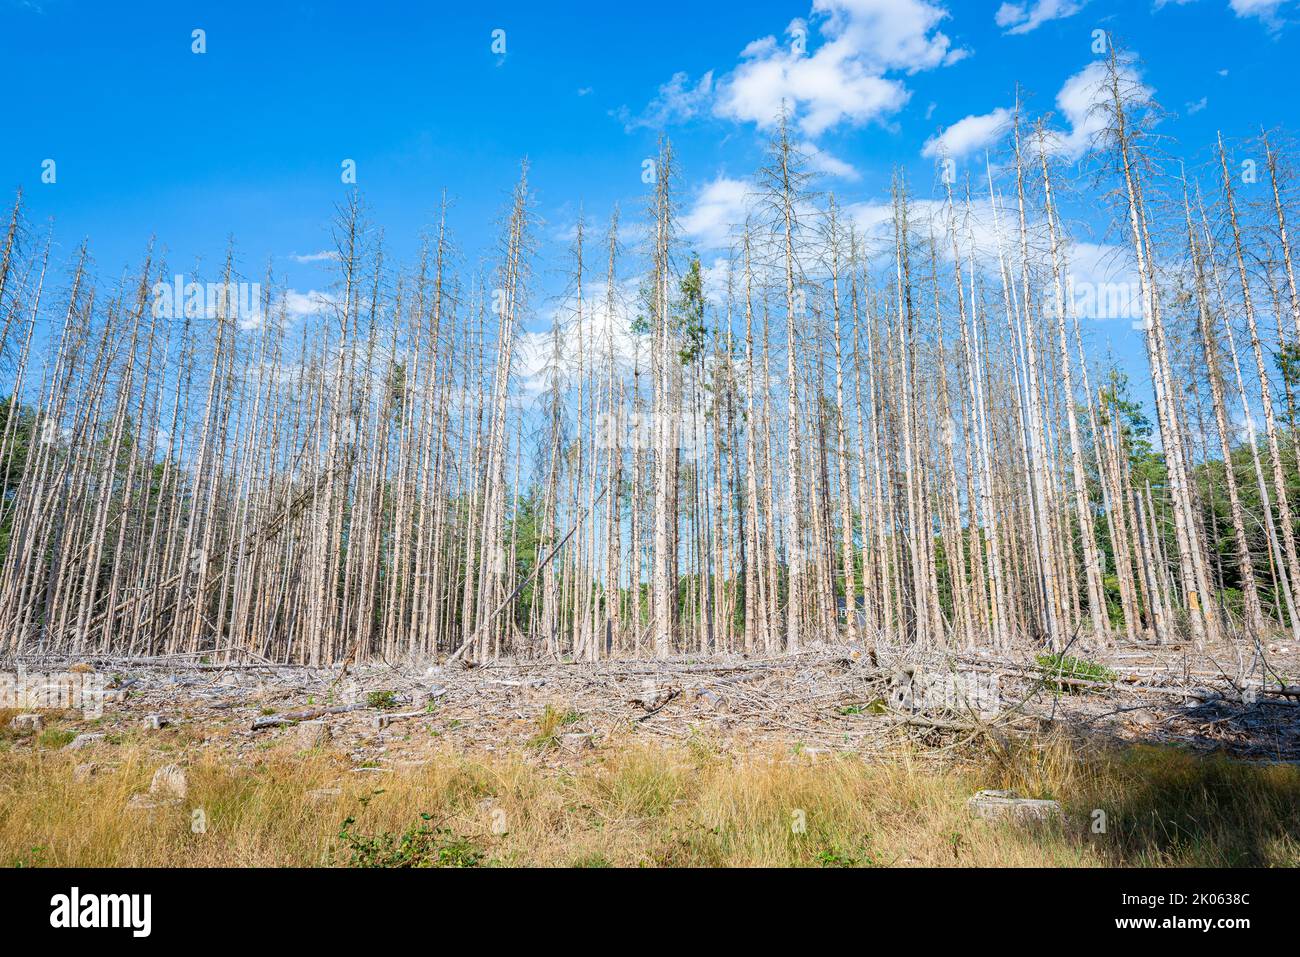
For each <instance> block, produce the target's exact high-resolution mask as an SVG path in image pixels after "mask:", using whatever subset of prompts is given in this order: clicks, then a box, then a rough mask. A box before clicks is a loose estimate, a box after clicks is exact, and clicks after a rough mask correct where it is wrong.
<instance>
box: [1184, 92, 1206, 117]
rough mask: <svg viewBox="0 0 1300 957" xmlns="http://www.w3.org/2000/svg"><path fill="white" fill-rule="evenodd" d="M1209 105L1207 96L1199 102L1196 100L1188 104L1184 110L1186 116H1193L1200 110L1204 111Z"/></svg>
mask: <svg viewBox="0 0 1300 957" xmlns="http://www.w3.org/2000/svg"><path fill="white" fill-rule="evenodd" d="M1209 105H1210V98H1209V97H1208V96H1203V97H1201V98H1200V99H1199V100H1196V101H1195V102H1193V103H1188V104H1187V106H1186V107H1185V109H1186V110H1187V115H1188V116H1195V115H1196V114H1197V113H1199V112H1201V110H1203V109H1205V108H1206V107H1207V106H1209Z"/></svg>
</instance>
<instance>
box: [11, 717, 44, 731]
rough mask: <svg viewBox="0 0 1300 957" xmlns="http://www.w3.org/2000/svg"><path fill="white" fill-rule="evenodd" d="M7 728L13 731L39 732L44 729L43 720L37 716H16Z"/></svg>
mask: <svg viewBox="0 0 1300 957" xmlns="http://www.w3.org/2000/svg"><path fill="white" fill-rule="evenodd" d="M9 726H10V727H11V728H13V729H14V730H15V731H40V730H41V729H42V728H44V727H45V719H44V718H43V717H41V716H40V715H39V714H16V715H14V719H13V720H12V721H10V722H9Z"/></svg>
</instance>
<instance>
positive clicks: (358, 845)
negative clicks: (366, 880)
mask: <svg viewBox="0 0 1300 957" xmlns="http://www.w3.org/2000/svg"><path fill="white" fill-rule="evenodd" d="M432 820H433V815H431V814H421V815H420V823H419V824H417V825H413V826H411V827H408V828H407V829H406V830H405V831H403V832H402V833H401V834H393V833H392V832H390V831H382V832H380V833H379V834H376V835H367V834H360V833H358V832H357V831H355V830H353V826H354V825H355V824H356V818H352V817H349V818H347V819H346V820H345V821H344V822H343V824H342V825H341V826H340V827H339V835H338V836H339V843H340V844H341V845H342V848H341V855H340V856H341V860H340V863H343V864H345V865H346V866H348V867H478V865H479V864H480V863H481V862H482V860H483V852H482V850H481V849H480V848H479V847H478V846H477V845H475V844H474V843H473V842H471V841H469V840H467V839H466V838H463V837H458V836H457V835H456V834H454V833H453V832H452V831H450V830H448V829H446V828H443V827H438V826H437V825H435V824H431V823H429V822H430V821H432Z"/></svg>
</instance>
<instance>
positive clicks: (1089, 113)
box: [1053, 60, 1154, 160]
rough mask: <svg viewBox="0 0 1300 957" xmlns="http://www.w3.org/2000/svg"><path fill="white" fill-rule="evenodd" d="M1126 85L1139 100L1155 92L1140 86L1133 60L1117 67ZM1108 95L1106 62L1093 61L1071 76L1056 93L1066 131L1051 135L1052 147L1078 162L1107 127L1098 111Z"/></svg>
mask: <svg viewBox="0 0 1300 957" xmlns="http://www.w3.org/2000/svg"><path fill="white" fill-rule="evenodd" d="M1120 73H1121V77H1122V81H1123V83H1124V85H1125V86H1128V87H1132V88H1133V89H1135V90H1136V91H1137V93H1138V94H1139V95H1140V96H1141V97H1142V98H1149V97H1150V96H1151V95H1152V93H1153V92H1154V91H1153V90H1152V89H1151V88H1150V87H1148V86H1145V85H1143V84H1142V82H1141V80H1140V78H1139V75H1138V72H1137V70H1136V69H1135V68H1134V67H1133V65H1132V61H1131V60H1130V61H1129V62H1127V63H1121V64H1120ZM1107 96H1108V91H1107V89H1106V63H1105V61H1103V60H1094V61H1092V62H1091V63H1089V64H1088V65H1087V66H1086V67H1084V68H1083V69H1082V70H1080V71H1079V72H1078V73H1076V74H1074V75H1073V76H1071V77H1070V78H1069V79H1068V80H1066V81H1065V84H1064V85H1063V86H1062V87H1061V91H1060V92H1059V93H1057V94H1056V106H1057V109H1058V110H1059V111H1060V115H1061V118H1062V119H1064V120H1065V122H1066V124H1067V125H1068V127H1069V129H1068V130H1066V131H1064V132H1059V133H1057V134H1056V135H1055V136H1054V138H1053V139H1054V145H1055V147H1056V148H1057V149H1058V150H1059V152H1061V153H1062V154H1063V155H1064V156H1066V157H1067V158H1069V159H1072V160H1077V159H1079V158H1080V157H1081V156H1083V154H1084V153H1086V152H1087V151H1088V150H1089V148H1091V146H1092V141H1093V138H1094V137H1095V136H1096V135H1097V133H1099V132H1100V131H1101V130H1102V129H1103V128H1104V127H1105V124H1106V119H1105V117H1104V116H1103V115H1102V114H1101V112H1100V111H1099V110H1098V109H1097V107H1098V105H1099V104H1101V103H1104V102H1105V101H1106V98H1107Z"/></svg>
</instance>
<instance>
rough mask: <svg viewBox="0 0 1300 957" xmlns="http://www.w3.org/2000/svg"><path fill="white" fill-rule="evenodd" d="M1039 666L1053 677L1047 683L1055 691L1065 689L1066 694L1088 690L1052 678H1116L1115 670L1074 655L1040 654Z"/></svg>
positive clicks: (1108, 680) (1110, 679)
mask: <svg viewBox="0 0 1300 957" xmlns="http://www.w3.org/2000/svg"><path fill="white" fill-rule="evenodd" d="M1035 660H1036V661H1037V662H1038V666H1039V667H1040V668H1042V669H1043V670H1044V671H1047V672H1049V673H1050V674H1051V676H1052V677H1051V678H1048V679H1047V680H1046V681H1045V684H1046V685H1047V686H1048V687H1049V688H1051V689H1052V690H1054V691H1063V692H1065V693H1066V694H1078V693H1082V692H1083V691H1086V690H1087V689H1086V688H1081V687H1079V686H1078V685H1071V684H1066V683H1065V682H1064V681H1060V680H1052V679H1053V678H1055V679H1061V678H1076V679H1081V680H1083V681H1100V682H1110V681H1114V680H1115V678H1116V675H1115V672H1113V671H1111V670H1110V669H1109V668H1107V667H1106V666H1105V665H1099V664H1097V663H1096V662H1095V661H1089V660H1088V659H1087V658H1076V657H1075V656H1073V655H1061V654H1053V655H1039V656H1038V657H1037V659H1035Z"/></svg>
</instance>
